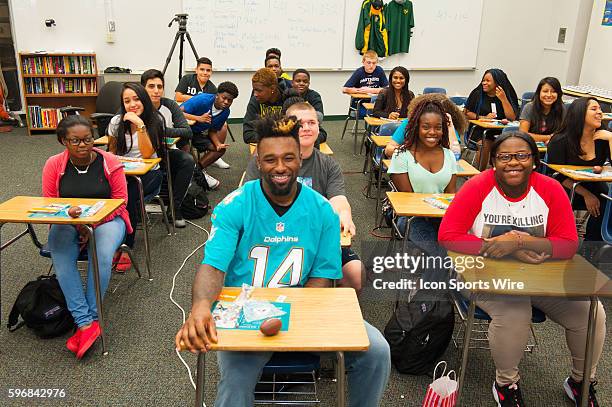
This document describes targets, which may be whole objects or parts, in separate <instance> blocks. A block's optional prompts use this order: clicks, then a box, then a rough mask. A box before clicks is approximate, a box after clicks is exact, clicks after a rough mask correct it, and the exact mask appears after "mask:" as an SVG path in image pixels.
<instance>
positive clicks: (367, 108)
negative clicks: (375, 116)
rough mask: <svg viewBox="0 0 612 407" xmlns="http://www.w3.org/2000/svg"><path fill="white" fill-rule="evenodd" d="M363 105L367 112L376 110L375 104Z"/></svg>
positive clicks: (365, 103)
mask: <svg viewBox="0 0 612 407" xmlns="http://www.w3.org/2000/svg"><path fill="white" fill-rule="evenodd" d="M361 105H362V106H363V108H364V109H366V110H373V109H374V103H371V102H364V103H362V104H361Z"/></svg>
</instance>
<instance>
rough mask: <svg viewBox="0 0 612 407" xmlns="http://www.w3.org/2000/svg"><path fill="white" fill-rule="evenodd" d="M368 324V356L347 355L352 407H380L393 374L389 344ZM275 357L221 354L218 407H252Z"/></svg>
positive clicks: (250, 353)
mask: <svg viewBox="0 0 612 407" xmlns="http://www.w3.org/2000/svg"><path fill="white" fill-rule="evenodd" d="M364 323H365V327H366V332H367V334H368V338H369V340H370V348H369V349H368V350H367V351H365V352H346V353H345V365H346V370H347V372H348V388H349V405H350V406H352V407H357V406H363V407H375V406H378V405H379V403H380V399H381V397H382V394H383V392H384V391H385V388H386V387H387V381H388V380H389V374H390V372H391V354H390V351H389V344H388V343H387V341H386V340H385V338H384V337H383V335H382V334H381V333H380V331H379V330H378V329H376V328H374V327H373V326H371V325H370V324H368V323H367V322H365V321H364ZM271 357H272V352H218V353H217V362H218V364H219V371H220V376H221V378H220V380H219V384H218V386H217V399H216V401H215V406H216V407H235V406H252V405H253V403H254V400H255V395H254V394H253V392H254V390H255V385H256V384H257V382H258V381H259V378H260V376H261V371H262V370H263V368H264V366H265V365H266V363H268V361H269V360H270V358H271Z"/></svg>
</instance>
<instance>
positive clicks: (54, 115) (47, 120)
mask: <svg viewBox="0 0 612 407" xmlns="http://www.w3.org/2000/svg"><path fill="white" fill-rule="evenodd" d="M65 116H66V115H65V114H63V113H62V112H61V111H60V109H59V108H55V107H49V108H47V107H41V106H38V105H30V106H28V118H29V120H30V127H31V128H34V129H42V128H55V127H57V124H58V123H59V122H60V120H62V119H63V118H64V117H65Z"/></svg>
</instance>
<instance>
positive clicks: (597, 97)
mask: <svg viewBox="0 0 612 407" xmlns="http://www.w3.org/2000/svg"><path fill="white" fill-rule="evenodd" d="M563 93H564V94H567V95H572V96H577V97H593V98H595V99H597V100H598V101H600V102H605V103H612V99H608V98H605V97H603V96H596V95H592V94H590V93H584V92H577V91H575V90H568V89H566V88H563Z"/></svg>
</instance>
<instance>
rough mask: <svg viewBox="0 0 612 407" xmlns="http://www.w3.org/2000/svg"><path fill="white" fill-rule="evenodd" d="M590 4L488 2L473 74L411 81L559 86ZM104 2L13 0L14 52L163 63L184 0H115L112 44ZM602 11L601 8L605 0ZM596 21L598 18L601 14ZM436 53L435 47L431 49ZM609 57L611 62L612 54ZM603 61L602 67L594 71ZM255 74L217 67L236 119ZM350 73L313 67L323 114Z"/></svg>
mask: <svg viewBox="0 0 612 407" xmlns="http://www.w3.org/2000/svg"><path fill="white" fill-rule="evenodd" d="M585 1H587V2H588V1H592V0H581V1H575V0H538V1H533V0H487V1H485V2H484V9H483V15H482V24H481V31H480V43H479V46H478V58H477V68H476V69H475V70H470V71H413V72H412V73H411V81H410V85H411V87H412V89H414V90H415V92H416V93H420V92H421V91H422V89H423V87H425V86H442V87H445V88H446V89H447V90H448V93H449V94H450V95H467V94H468V93H469V92H470V90H471V89H472V88H474V87H475V86H476V85H477V84H478V83H479V81H480V78H481V77H482V74H483V72H484V71H485V70H486V69H487V68H490V67H499V68H502V69H503V70H504V71H506V73H507V74H508V76H509V77H510V80H511V81H512V83H513V85H514V87H515V88H516V91H517V93H518V94H519V96H520V94H522V93H523V92H525V91H533V90H535V87H536V85H537V83H538V81H539V80H540V79H541V78H542V77H544V76H549V75H551V76H556V77H558V78H559V80H560V81H561V83H566V81H567V80H568V74H570V75H571V74H572V69H573V70H574V74H573V75H574V76H575V71H576V69H577V68H576V67H575V65H573V62H575V59H576V58H572V55H573V56H575V55H579V54H580V49H577V50H573V49H572V47H573V45H574V38H575V37H576V36H578V37H580V34H577V33H576V25H577V23H578V20H579V18H578V17H577V16H578V15H579V14H580V13H579V11H580V7H581V5H582V6H584V4H583V3H584V2H585ZM104 3H105V2H104V0H89V1H85V0H83V1H78V2H77V1H70V0H53V1H51V0H10V6H11V14H12V22H13V32H14V36H13V38H14V39H15V49H16V50H17V51H32V50H39V49H46V50H93V51H95V52H96V53H97V55H98V67H99V70H100V71H102V70H103V69H104V68H106V67H107V66H113V65H119V66H122V65H125V62H124V61H121V60H120V59H117V57H116V55H117V54H118V50H119V49H121V50H122V51H124V50H125V49H126V48H127V49H131V50H133V52H134V53H137V54H138V55H139V58H138V61H139V62H138V64H137V65H134V66H130V68H131V69H132V70H134V71H142V70H144V69H147V68H151V67H157V68H161V67H162V66H163V64H164V62H165V59H166V55H167V53H168V51H169V48H170V45H171V42H172V40H173V37H174V33H175V32H176V31H177V27H176V25H174V26H173V27H172V28H167V23H168V21H169V20H170V19H171V18H172V17H173V15H174V13H178V12H180V11H181V9H180V0H166V1H163V2H158V1H156V2H151V1H146V0H131V1H126V0H115V1H114V2H113V3H114V8H113V14H114V18H115V20H116V22H117V32H116V34H115V42H114V43H113V44H108V43H106V42H105V40H106V30H105V9H104ZM596 3H597V4H603V0H596ZM599 8H600V9H601V10H602V11H603V5H602V6H601V7H599ZM517 10H518V12H517ZM551 10H554V13H551ZM594 14H596V13H594ZM599 14H601V13H599ZM139 16H141V18H138V17H139ZM46 18H54V19H55V20H56V22H57V26H56V27H53V28H47V27H45V26H44V24H43V21H44V20H45V19H46ZM593 18H594V19H595V20H597V18H595V17H593ZM598 18H599V23H600V21H601V17H598ZM599 23H598V24H599ZM561 26H562V27H567V41H566V44H565V45H564V46H559V45H557V44H556V37H557V31H558V28H559V27H561ZM599 27H601V26H599ZM601 28H603V30H601V31H602V33H601V39H599V40H598V41H597V42H595V38H596V36H597V35H596V34H597V33H599V31H600V30H598V28H597V27H594V23H593V22H591V29H590V30H589V39H588V43H589V44H591V43H592V42H593V43H594V45H593V47H595V48H598V49H599V52H598V54H597V55H598V58H599V57H600V56H601V55H605V54H609V53H606V52H604V51H603V48H602V47H604V46H605V44H606V42H605V38H607V39H608V44H610V43H611V41H610V36H612V34H611V33H612V28H610V27H601ZM606 29H607V31H605V30H606ZM150 30H156V31H158V32H157V33H155V38H159V37H160V34H159V32H162V33H167V35H165V36H164V34H161V36H164V38H165V39H166V41H165V42H161V41H160V42H158V43H152V42H151V38H152V37H153V36H152V35H151V34H150ZM578 31H580V30H578ZM606 35H607V36H606ZM578 39H580V38H578ZM448 41H452V42H455V43H456V46H457V47H461V38H448ZM271 45H273V44H271ZM120 47H121V48H120ZM196 47H198V51H199V52H200V53H201V54H202V55H205V54H206V52H205V49H206V46H205V44H196ZM578 48H580V47H578ZM608 49H609V45H608ZM186 52H190V51H188V50H187V51H186ZM432 52H437V51H436V50H435V49H434V50H432ZM593 52H595V51H593ZM177 56H178V52H177V55H175V58H174V59H173V63H172V64H171V65H170V67H169V68H168V72H167V74H166V75H167V79H166V81H167V83H166V90H167V92H166V93H167V95H169V96H170V95H172V94H173V92H172V91H173V90H174V87H175V86H176V83H177V80H178V75H177V69H178V67H177V65H178V64H177V62H176V60H177ZM320 57H322V56H321V55H316V56H313V58H320ZM605 57H606V58H608V59H607V60H608V61H611V58H612V56H610V55H605ZM593 58H594V56H593V55H591V56H590V57H589V58H587V56H585V65H586V62H587V61H589V60H591V61H592V60H593ZM213 62H214V61H213ZM284 62H285V65H286V66H291V61H284ZM579 65H580V64H579ZM608 65H609V64H608ZM603 66H605V65H603V64H598V65H597V66H593V69H594V70H595V69H597V68H598V67H603ZM582 68H583V70H584V67H582ZM607 72H609V70H608V69H604V68H599V72H598V74H599V75H600V76H601V77H602V81H601V82H600V83H601V84H604V83H605V82H604V77H605V75H606V73H607ZM251 75H252V72H216V73H215V74H214V75H213V81H214V82H215V83H217V84H218V83H219V82H222V81H224V80H231V81H233V82H235V83H236V84H237V85H238V87H239V89H240V91H241V96H240V97H239V98H238V99H237V100H236V102H235V103H234V106H233V109H232V117H242V116H243V114H244V112H245V110H246V104H247V102H248V100H247V99H248V98H247V96H248V95H249V94H250V77H251ZM349 75H350V72H343V71H331V72H329V71H328V72H313V74H312V88H313V89H316V90H317V91H319V92H320V93H321V94H322V96H323V101H324V103H325V110H326V114H328V115H337V114H346V109H347V105H348V97H347V96H345V95H342V94H341V93H340V88H341V86H342V85H343V83H344V81H345V80H346V79H347V78H348V76H349ZM583 75H584V72H583ZM590 77H593V78H594V79H593V84H596V82H595V80H596V79H597V78H598V76H597V75H594V74H590ZM606 79H607V78H606ZM607 80H608V83H609V79H607ZM581 81H582V79H581ZM609 87H612V86H609Z"/></svg>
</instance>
